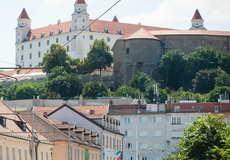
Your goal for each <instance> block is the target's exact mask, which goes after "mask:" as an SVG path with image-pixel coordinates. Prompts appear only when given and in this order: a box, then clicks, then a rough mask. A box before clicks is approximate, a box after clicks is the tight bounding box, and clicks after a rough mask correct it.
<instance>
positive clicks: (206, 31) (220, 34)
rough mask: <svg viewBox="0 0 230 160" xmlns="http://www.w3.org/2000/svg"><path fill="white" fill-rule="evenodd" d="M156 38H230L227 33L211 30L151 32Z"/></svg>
mask: <svg viewBox="0 0 230 160" xmlns="http://www.w3.org/2000/svg"><path fill="white" fill-rule="evenodd" d="M149 32H150V33H151V34H152V35H154V36H160V35H202V36H204V35H212V36H214V35H215V36H230V32H227V31H210V30H167V31H166V30H159V31H149Z"/></svg>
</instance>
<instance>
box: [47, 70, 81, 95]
mask: <svg viewBox="0 0 230 160" xmlns="http://www.w3.org/2000/svg"><path fill="white" fill-rule="evenodd" d="M47 87H48V89H49V90H50V92H52V95H55V97H56V95H57V94H59V95H60V96H61V98H63V99H69V98H72V97H75V96H78V95H80V94H81V93H82V88H83V80H82V79H81V78H79V76H78V75H77V74H76V73H70V74H68V73H67V71H66V70H65V68H64V67H63V66H62V67H55V68H53V69H51V71H50V74H49V75H48V84H47ZM55 93H56V94H55Z"/></svg>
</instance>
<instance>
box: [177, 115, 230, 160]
mask: <svg viewBox="0 0 230 160" xmlns="http://www.w3.org/2000/svg"><path fill="white" fill-rule="evenodd" d="M221 117H222V115H218V116H217V117H214V116H211V115H210V114H209V115H207V117H206V118H205V117H199V118H198V120H197V121H195V122H193V123H192V124H191V125H190V126H188V127H187V128H185V129H184V134H183V136H182V138H181V139H180V141H181V142H180V143H179V145H178V147H179V148H180V151H179V152H178V153H177V154H176V155H175V156H174V157H173V158H174V159H178V160H183V159H184V160H187V159H189V160H201V159H202V160H203V159H204V160H209V159H223V160H225V159H226V160H227V159H230V145H229V137H230V128H229V127H228V126H227V124H226V123H225V122H223V121H220V119H221ZM223 153H225V154H223Z"/></svg>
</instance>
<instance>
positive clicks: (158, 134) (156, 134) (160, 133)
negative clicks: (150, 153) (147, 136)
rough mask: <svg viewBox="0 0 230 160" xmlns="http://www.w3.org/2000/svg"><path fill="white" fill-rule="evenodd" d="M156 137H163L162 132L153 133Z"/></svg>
mask: <svg viewBox="0 0 230 160" xmlns="http://www.w3.org/2000/svg"><path fill="white" fill-rule="evenodd" d="M152 135H153V136H154V137H158V136H161V135H162V131H153V134H152Z"/></svg>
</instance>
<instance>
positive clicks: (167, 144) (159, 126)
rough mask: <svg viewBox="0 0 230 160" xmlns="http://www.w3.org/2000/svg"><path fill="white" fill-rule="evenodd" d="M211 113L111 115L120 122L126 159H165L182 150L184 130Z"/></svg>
mask: <svg viewBox="0 0 230 160" xmlns="http://www.w3.org/2000/svg"><path fill="white" fill-rule="evenodd" d="M206 114H207V113H159V114H156V113H155V114H154V113H148V114H129V115H110V116H111V117H113V118H115V119H117V120H120V122H121V126H120V130H121V132H122V133H124V134H125V138H124V139H123V158H124V160H137V158H136V157H137V156H139V160H161V159H162V158H163V157H165V156H166V155H168V154H174V153H176V152H177V151H178V149H177V148H176V147H175V145H176V144H178V143H179V138H180V137H182V135H183V128H184V127H187V126H188V125H190V124H191V123H192V122H193V121H194V120H196V117H197V116H204V115H206Z"/></svg>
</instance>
